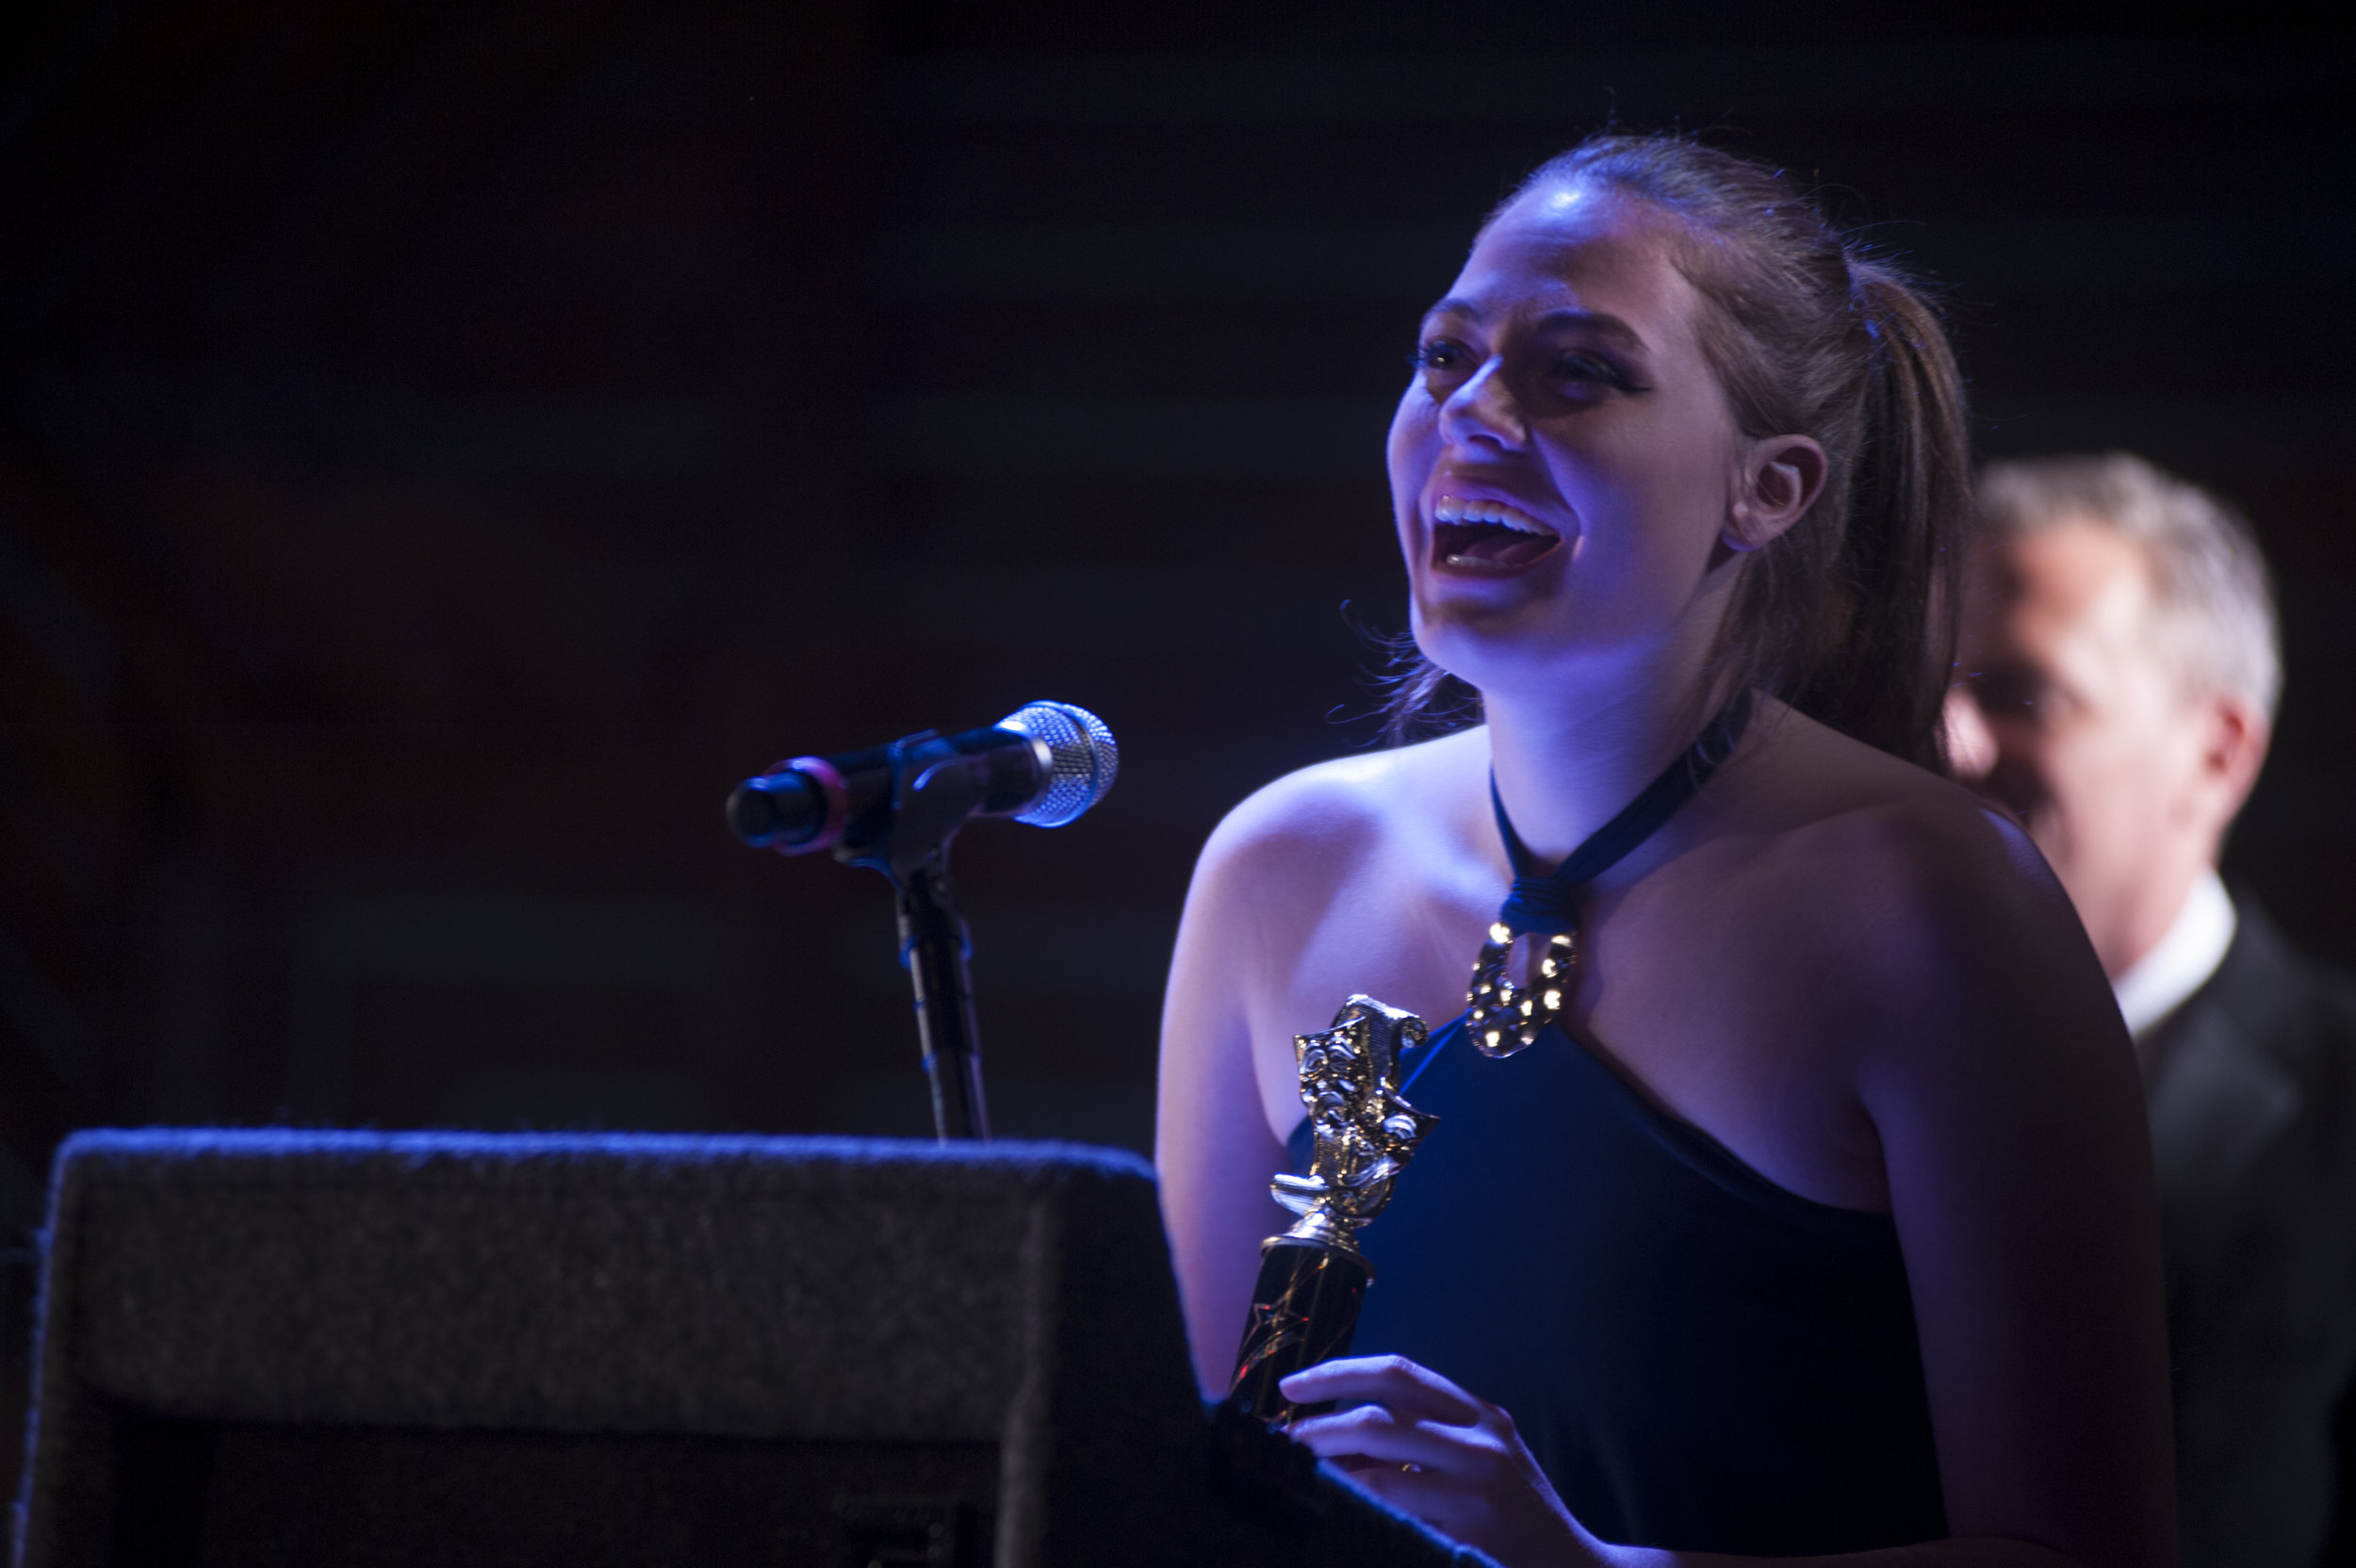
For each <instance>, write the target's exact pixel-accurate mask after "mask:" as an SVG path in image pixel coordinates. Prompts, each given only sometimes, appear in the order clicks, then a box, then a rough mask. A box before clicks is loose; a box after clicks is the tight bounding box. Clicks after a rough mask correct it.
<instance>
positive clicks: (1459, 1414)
mask: <svg viewBox="0 0 2356 1568" xmlns="http://www.w3.org/2000/svg"><path fill="white" fill-rule="evenodd" d="M1284 1397H1286V1398H1287V1399H1293V1400H1297V1401H1299V1402H1300V1403H1302V1404H1320V1403H1323V1402H1324V1401H1326V1400H1329V1399H1333V1400H1340V1401H1343V1402H1345V1403H1348V1402H1350V1401H1352V1400H1363V1401H1365V1403H1363V1404H1360V1405H1359V1406H1358V1407H1357V1408H1356V1409H1354V1410H1346V1411H1342V1412H1339V1413H1335V1414H1333V1415H1317V1416H1312V1417H1310V1418H1309V1419H1307V1420H1304V1421H1297V1422H1295V1423H1294V1424H1293V1425H1292V1426H1291V1428H1289V1430H1290V1432H1291V1433H1292V1435H1293V1436H1294V1437H1295V1438H1297V1439H1299V1440H1300V1441H1301V1443H1302V1444H1304V1445H1306V1446H1308V1448H1309V1449H1310V1450H1311V1451H1312V1452H1313V1453H1315V1454H1316V1455H1317V1457H1318V1458H1319V1459H1328V1460H1332V1461H1333V1462H1334V1463H1335V1464H1336V1465H1337V1466H1338V1467H1340V1468H1341V1469H1343V1470H1346V1471H1349V1472H1350V1479H1351V1480H1353V1481H1355V1482H1356V1483H1357V1484H1358V1485H1359V1486H1361V1487H1364V1488H1365V1489H1366V1491H1368V1492H1371V1493H1373V1494H1374V1495H1376V1496H1378V1497H1380V1498H1382V1499H1383V1501H1384V1502H1386V1503H1389V1504H1390V1505H1391V1506H1392V1507H1394V1508H1397V1509H1399V1510H1400V1511H1404V1512H1407V1513H1412V1514H1414V1515H1415V1517H1416V1518H1418V1519H1420V1520H1422V1521H1423V1522H1424V1523H1425V1524H1427V1525H1430V1526H1432V1527H1433V1528H1435V1529H1437V1530H1440V1531H1442V1532H1443V1533H1445V1534H1447V1535H1450V1536H1453V1537H1455V1538H1456V1539H1457V1540H1459V1541H1462V1542H1464V1544H1466V1545H1469V1546H1478V1547H1480V1548H1481V1550H1482V1551H1484V1552H1487V1553H1488V1554H1489V1555H1490V1556H1491V1557H1493V1558H1495V1559H1497V1561H1498V1562H1500V1563H1503V1564H1504V1565H1505V1568H1557V1565H1570V1564H1577V1565H1579V1568H1591V1565H1593V1564H1595V1563H1597V1562H1600V1561H1601V1558H1600V1556H1599V1555H1598V1553H1597V1552H1596V1550H1595V1547H1596V1545H1597V1543H1596V1542H1595V1538H1594V1537H1593V1536H1591V1535H1589V1534H1588V1533H1587V1532H1586V1530H1585V1529H1583V1528H1582V1527H1580V1526H1579V1522H1578V1521H1577V1520H1575V1519H1573V1518H1572V1517H1571V1514H1570V1511H1569V1510H1568V1509H1565V1508H1564V1507H1563V1506H1562V1498H1560V1497H1558V1496H1556V1495H1554V1487H1553V1485H1552V1484H1551V1483H1550V1482H1548V1481H1547V1479H1546V1473H1545V1472H1544V1471H1542V1470H1540V1469H1539V1468H1538V1462H1537V1460H1536V1459H1534V1458H1533V1457H1531V1455H1530V1446H1529V1445H1528V1444H1526V1443H1524V1442H1523V1441H1522V1438H1521V1433H1519V1432H1517V1431H1515V1430H1514V1429H1513V1417H1512V1416H1511V1415H1508V1414H1507V1413H1505V1412H1503V1411H1501V1410H1499V1409H1498V1408H1497V1406H1495V1405H1493V1404H1491V1403H1489V1402H1488V1401H1487V1400H1485V1399H1477V1398H1475V1397H1473V1396H1471V1395H1469V1394H1467V1393H1465V1392H1464V1390H1463V1389H1461V1388H1459V1387H1457V1386H1456V1385H1455V1384H1454V1383H1452V1382H1449V1381H1448V1380H1447V1379H1446V1378H1443V1377H1441V1376H1440V1375H1439V1374H1438V1373H1436V1372H1433V1371H1432V1370H1430V1369H1429V1368H1427V1367H1422V1366H1418V1365H1416V1364H1415V1363H1414V1362H1412V1361H1408V1360H1406V1359H1404V1358H1402V1357H1399V1356H1363V1357H1359V1358H1357V1359H1355V1360H1349V1361H1329V1362H1325V1363H1323V1364H1319V1365H1317V1366H1312V1367H1310V1368H1309V1369H1308V1370H1307V1371H1305V1372H1296V1373H1294V1374H1293V1375H1292V1376H1291V1377H1289V1378H1286V1379H1285V1380H1284Z"/></svg>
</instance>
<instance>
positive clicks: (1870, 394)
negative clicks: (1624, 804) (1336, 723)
mask: <svg viewBox="0 0 2356 1568" xmlns="http://www.w3.org/2000/svg"><path fill="white" fill-rule="evenodd" d="M1559 185H1603V186H1608V187H1611V188H1614V189H1618V190H1622V191H1625V192H1627V193H1628V194H1629V195H1632V196H1635V197H1638V198H1640V199H1642V200H1644V201H1647V202H1650V203H1653V204H1656V205H1658V206H1661V207H1663V208H1665V209H1667V210H1668V211H1670V212H1673V213H1675V214H1676V215H1677V216H1678V217H1679V218H1681V219H1683V220H1684V221H1685V224H1686V234H1687V237H1688V238H1687V242H1686V243H1685V244H1684V245H1682V246H1681V247H1680V251H1681V253H1680V255H1679V257H1678V263H1679V265H1680V267H1681V268H1682V269H1683V270H1684V271H1685V272H1686V274H1687V276H1689V277H1690V278H1691V279H1692V280H1693V284H1694V286H1695V287H1696V288H1697V289H1699V290H1700V292H1701V294H1702V296H1703V297H1704V298H1705V299H1706V300H1708V301H1709V302H1710V305H1711V306H1712V309H1711V312H1710V319H1709V320H1706V321H1705V322H1704V323H1703V333H1702V343H1703V347H1704V349H1705V350H1706V351H1708V353H1709V355H1710V360H1711V363H1712V364H1713V366H1714V367H1715V368H1716V369H1717V371H1718V376H1719V379H1720V381H1721V382H1722V383H1723V384H1724V385H1725V387H1726V396H1727V400H1728V402H1729V403H1730V404H1731V405H1732V407H1733V409H1734V414H1735V418H1736V421H1737V423H1738V424H1739V425H1740V427H1741V428H1742V432H1743V433H1744V434H1746V435H1751V436H1768V435H1808V436H1813V437H1814V438H1815V439H1816V440H1817V441H1818V442H1820V443H1821V444H1822V445H1823V446H1824V451H1825V455H1826V457H1827V458H1828V459H1829V462H1828V465H1827V473H1826V477H1825V482H1824V492H1823V493H1822V494H1821V495H1820V496H1819V497H1818V498H1817V500H1816V503H1815V505H1814V506H1813V507H1811V508H1810V509H1809V512H1808V515H1807V516H1806V517H1804V518H1803V519H1801V521H1800V522H1799V523H1798V524H1797V525H1796V526H1795V527H1793V528H1792V529H1791V530H1790V531H1787V532H1786V533H1784V534H1783V536H1782V537H1780V538H1778V539H1776V540H1775V542H1774V543H1772V544H1770V545H1768V546H1766V547H1764V548H1762V549H1760V550H1759V551H1758V552H1756V553H1755V554H1754V555H1753V556H1752V557H1751V558H1750V559H1749V560H1748V561H1747V562H1745V563H1744V564H1743V568H1742V581H1741V582H1740V584H1739V585H1738V587H1737V589H1736V593H1735V599H1734V603H1733V605H1732V607H1731V608H1730V610H1729V611H1728V613H1727V616H1726V627H1725V629H1724V630H1723V632H1722V645H1721V655H1722V658H1723V660H1724V661H1725V662H1726V666H1727V667H1729V668H1730V669H1731V670H1732V671H1733V672H1734V673H1735V675H1736V676H1737V677H1738V678H1739V679H1740V680H1741V682H1742V684H1744V685H1746V686H1752V687H1757V688H1759V689H1761V690H1764V691H1767V692H1771V693H1773V694H1775V695H1777V696H1780V697H1782V698H1783V699H1784V700H1785V701H1787V702H1789V703H1791V704H1792V706H1793V707H1794V708H1797V709H1798V710H1799V711H1802V712H1804V713H1806V714H1808V716H1809V717H1811V718H1814V719H1817V720H1819V721H1821V722H1823V723H1824V724H1827V725H1830V726H1831V727H1833V728H1835V729H1839V730H1841V731H1842V732H1843V733H1844V734H1848V735H1851V736H1854V737H1856V738H1857V740H1860V741H1863V742H1865V743H1867V744H1869V745H1873V746H1878V747H1880V748H1881V749H1882V750H1884V751H1887V752H1890V753H1891V754H1893V755H1895V756H1898V757H1903V758H1905V759H1906V760H1908V761H1910V762H1916V763H1919V764H1921V765H1922V766H1923V767H1927V768H1931V769H1933V770H1935V771H1940V772H1943V771H1944V770H1945V766H1946V757H1945V748H1944V746H1943V744H1942V736H1941V732H1940V726H1939V705H1940V701H1941V699H1942V697H1943V695H1944V693H1945V691H1946V686H1947V680H1948V675H1949V670H1950V667H1951V666H1952V665H1953V663H1954V662H1955V608H1956V597H1957V594H1958V591H1959V581H1960V574H1961V561H1960V555H1959V544H1958V541H1959V538H1960V534H1961V530H1962V528H1963V524H1964V519H1965V516H1966V515H1967V507H1968V505H1969V494H1970V492H1969V482H1970V450H1969V443H1968V439H1967V436H1966V427H1965V418H1964V396H1963V381H1962V377H1961V376H1960V375H1959V374H1958V373H1957V371H1956V369H1955V354H1954V352H1953V351H1951V350H1950V349H1949V347H1948V345H1947V337H1946V333H1945V332H1944V330H1943V329H1942V328H1941V327H1940V325H1939V317H1938V314H1937V312H1935V311H1934V310H1933V309H1932V308H1931V306H1930V305H1929V303H1928V302H1925V301H1924V299H1923V298H1922V295H1921V294H1920V293H1919V292H1918V291H1917V290H1916V289H1915V288H1914V287H1913V286H1911V285H1910V284H1909V283H1908V282H1907V281H1906V278H1905V277H1904V276H1903V275H1901V274H1900V273H1899V272H1898V271H1897V270H1895V269H1893V268H1891V267H1890V266H1888V265H1887V264H1885V263H1882V262H1880V261H1876V260H1873V259H1870V258H1868V257H1866V256H1864V255H1862V254H1860V253H1857V252H1856V251H1855V250H1853V249H1852V248H1851V247H1850V246H1849V245H1847V244H1846V243H1845V242H1844V241H1843V240H1842V239H1841V237H1840V236H1839V235H1838V234H1836V233H1835V232H1834V231H1833V229H1832V227H1831V225H1830V224H1828V223H1827V222H1825V221H1824V215H1823V214H1822V213H1821V212H1819V211H1818V210H1817V209H1816V207H1815V206H1814V204H1811V203H1809V202H1808V200H1807V199H1806V198H1805V197H1803V196H1802V195H1801V194H1800V193H1799V191H1798V190H1797V189H1796V188H1793V187H1792V185H1791V183H1790V182H1789V181H1787V180H1786V179H1785V178H1784V177H1783V176H1782V175H1781V174H1779V173H1777V172H1775V171H1774V170H1771V169H1769V168H1767V167H1766V166H1764V165H1762V164H1758V163H1754V162H1752V161H1750V160H1749V159H1747V158H1741V157H1736V156H1734V155H1732V154H1728V153H1721V152H1718V151H1716V150H1714V149H1712V148H1709V147H1705V146H1703V145H1701V144H1700V143H1699V142H1697V141H1693V140H1692V139H1688V138H1684V137H1634V136H1599V137H1594V138H1591V139H1588V140H1586V141H1583V142H1581V143H1579V146H1577V147H1575V148H1573V149H1572V150H1571V151H1570V152H1568V153H1565V154H1563V155H1562V156H1561V157H1558V158H1555V159H1553V160H1552V161H1550V162H1549V163H1547V164H1546V166H1545V167H1543V168H1541V169H1540V170H1539V171H1538V172H1536V173H1534V174H1532V175H1531V176H1530V178H1529V180H1528V181H1526V182H1524V184H1523V186H1522V188H1521V190H1520V191H1516V192H1515V198H1518V197H1519V196H1520V195H1521V194H1522V192H1524V191H1528V190H1530V189H1532V188H1540V187H1546V186H1559ZM1509 204H1510V202H1509ZM1500 210H1502V209H1500ZM1404 662H1405V663H1406V665H1407V667H1406V668H1405V669H1404V670H1403V671H1402V672H1401V674H1400V675H1399V678H1398V679H1397V681H1396V682H1395V685H1394V690H1393V694H1392V697H1391V700H1390V703H1389V705H1388V706H1389V713H1390V727H1389V733H1390V736H1391V738H1392V739H1393V740H1406V739H1410V738H1413V736H1414V735H1415V734H1416V733H1418V732H1420V731H1428V730H1430V729H1432V728H1435V727H1449V720H1450V717H1451V712H1450V711H1449V710H1450V709H1451V706H1452V708H1453V710H1454V711H1466V710H1470V711H1477V704H1478V697H1477V695H1473V696H1471V697H1470V698H1469V700H1467V699H1466V696H1465V694H1467V693H1468V692H1469V689H1468V688H1464V687H1462V686H1461V684H1460V683H1457V682H1455V681H1454V680H1453V678H1451V677H1449V676H1448V675H1447V674H1446V672H1444V671H1442V670H1440V669H1439V668H1438V667H1437V666H1436V665H1433V664H1432V663H1431V662H1429V661H1427V660H1423V659H1421V658H1420V657H1410V658H1408V659H1407V660H1405V661H1404ZM1451 689H1453V690H1454V692H1455V694H1456V696H1457V699H1458V700H1457V701H1456V702H1455V703H1454V704H1453V705H1451V704H1450V702H1449V697H1450V693H1451Z"/></svg>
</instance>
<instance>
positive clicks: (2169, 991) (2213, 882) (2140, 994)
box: [2111, 866, 2239, 1039]
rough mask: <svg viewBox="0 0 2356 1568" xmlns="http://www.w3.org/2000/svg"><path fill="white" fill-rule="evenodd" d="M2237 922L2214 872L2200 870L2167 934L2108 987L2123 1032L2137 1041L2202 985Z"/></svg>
mask: <svg viewBox="0 0 2356 1568" xmlns="http://www.w3.org/2000/svg"><path fill="white" fill-rule="evenodd" d="M2237 923H2239V922H2238V918H2237V917H2236V916H2235V915H2234V913H2233V898H2232V896H2231V895H2230V894H2228V893H2227V892H2226V890H2225V884H2224V882H2223V881H2222V880H2221V879H2220V878H2219V877H2218V876H2217V870H2216V868H2215V867H2210V866H2204V867H2202V868H2201V875H2200V877H2199V878H2198V879H2197V880H2195V881H2194V883H2193V885H2192V890H2191V891H2190V892H2188V893H2186V894H2185V895H2184V907H2183V908H2182V909H2179V910H2177V911H2176V919H2175V921H2174V923H2171V924H2170V925H2169V926H2168V933H2167V935H2165V936H2163V937H2162V938H2161V939H2159V940H2158V941H2157V942H2155V943H2153V944H2152V948H2151V952H2149V953H2147V954H2145V955H2144V956H2142V957H2140V958H2138V959H2136V960H2135V964H2134V966H2133V967H2131V968H2130V969H2129V970H2128V971H2127V972H2126V973H2124V974H2122V975H2120V976H2119V978H2118V979H2117V980H2115V981H2113V982H2112V984H2111V989H2112V991H2113V992H2114V993H2116V994H2117V996H2118V997H2119V1013H2120V1015H2121V1016H2122V1017H2124V1018H2125V1019H2126V1020H2127V1032H2128V1033H2129V1034H2131V1035H2133V1036H2135V1037H2136V1038H2138V1039H2140V1038H2142V1037H2143V1036H2144V1035H2145V1034H2146V1033H2148V1032H2149V1031H2150V1030H2151V1028H2152V1027H2153V1026H2154V1025H2155V1024H2157V1023H2158V1022H2159V1021H2161V1020H2162V1019H2165V1018H2166V1017H2168V1014H2170V1013H2172V1012H2174V1011H2175V1010H2176V1009H2177V1008H2179V1007H2181V1006H2183V1005H2184V999H2185V998H2186V997H2188V996H2190V995H2192V993H2193V992H2195V991H2197V990H2199V989H2200V988H2201V987H2202V986H2204V985H2206V984H2207V983H2208V980H2209V976H2210V975H2212V974H2215V973H2216V972H2217V965H2219V964H2221V963H2223V962H2224V961H2225V950H2226V949H2227V948H2229V947H2231V946H2233V927H2234V926H2235V925H2236V924H2237Z"/></svg>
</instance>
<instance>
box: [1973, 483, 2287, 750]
mask: <svg viewBox="0 0 2356 1568" xmlns="http://www.w3.org/2000/svg"><path fill="white" fill-rule="evenodd" d="M1979 508H1980V520H1981V523H1982V525H1983V527H1984V528H1985V529H1986V530H1987V531H1988V534H1989V535H1990V536H1992V537H1994V538H1997V539H2019V538H2021V537H2024V536H2026V535H2029V534H2033V533H2039V532H2042V531H2045V530H2046V529H2049V528H2052V527H2054V526H2055V525H2057V524H2061V523H2067V522H2070V521H2074V520H2078V519H2086V520H2088V521H2092V522H2095V523H2098V524H2101V525H2102V526H2103V527H2106V528H2110V529H2114V530H2116V531H2118V532H2119V533H2120V534H2121V535H2123V536H2124V537H2126V538H2127V539H2130V540H2132V541H2134V542H2135V544H2137V545H2140V546H2142V547H2143V553H2144V557H2145V559H2146V560H2147V561H2148V562H2149V563H2150V564H2151V593H2152V598H2153V600H2154V603H2155V605H2156V611H2157V614H2158V615H2159V617H2160V619H2161V620H2162V621H2163V622H2164V623H2167V624H2165V625H2164V627H2163V628H2162V633H2163V637H2164V645H2165V646H2167V647H2168V648H2169V649H2170V650H2171V651H2173V652H2174V653H2175V654H2176V655H2177V657H2178V658H2179V659H2180V661H2181V662H2182V665H2183V668H2184V675H2185V677H2186V678H2188V679H2190V680H2191V681H2192V682H2193V683H2194V684H2195V685H2196V686H2198V687H2200V688H2201V689H2203V690H2207V691H2225V692H2231V693H2233V694H2236V695H2239V696H2242V697H2246V698H2248V699H2249V700H2250V702H2252V703H2255V704H2256V705H2257V706H2258V708H2259V710H2260V711H2262V712H2264V713H2266V716H2267V717H2268V718H2269V719H2270V718H2272V717H2273V714H2274V705H2275V702H2276V700H2277V699H2278V698H2279V697H2280V696H2281V695H2282V644H2281V641H2280V638H2281V633H2280V630H2279V628H2278V626H2277V622H2276V618H2275V610H2274V589H2273V585H2272V583H2271V581H2270V580H2269V577H2268V574H2267V572H2266V557H2265V556H2264V555H2262V554H2260V553H2259V551H2258V541H2257V539H2256V537H2255V536H2254V535H2253V534H2252V533H2251V532H2250V525H2249V524H2248V523H2246V522H2244V521H2243V520H2242V517H2241V515H2240V514H2239V513H2237V512H2235V511H2234V510H2233V508H2232V507H2230V506H2227V505H2226V504H2225V503H2224V502H2223V501H2220V500H2218V499H2217V498H2216V497H2215V496H2212V495H2210V494H2209V493H2208V492H2207V491H2205V490H2203V489H2201V488H2200V487H2199V486H2198V485H2193V484H2188V483H2186V482H2184V481H2183V480H2180V479H2177V478H2175V477H2174V476H2172V475H2169V474H2165V473H2162V472H2161V471H2160V470H2159V469H2157V468H2155V467H2153V466H2151V464H2149V463H2146V462H2145V461H2144V460H2143V459H2141V458H2139V457H2133V456H2130V455H2128V454H2127V453H2125V452H2110V453H2107V454H2104V455H2102V456H2100V457H2047V458H2038V459H2035V460H2033V461H2030V462H2023V463H1991V464H1989V465H1988V467H1987V468H1986V469H1984V470H1983V471H1982V472H1981V475H1980V486H1979Z"/></svg>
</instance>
